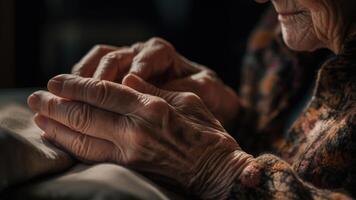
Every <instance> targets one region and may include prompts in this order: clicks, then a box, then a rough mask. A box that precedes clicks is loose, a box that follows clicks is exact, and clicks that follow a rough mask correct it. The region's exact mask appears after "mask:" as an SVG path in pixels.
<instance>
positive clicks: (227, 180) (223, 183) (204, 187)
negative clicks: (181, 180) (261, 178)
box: [189, 150, 254, 199]
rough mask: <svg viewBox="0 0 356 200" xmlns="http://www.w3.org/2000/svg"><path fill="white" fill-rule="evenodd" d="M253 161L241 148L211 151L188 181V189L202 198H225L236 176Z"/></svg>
mask: <svg viewBox="0 0 356 200" xmlns="http://www.w3.org/2000/svg"><path fill="white" fill-rule="evenodd" d="M253 161H254V158H253V156H252V155H249V154H247V153H245V152H243V151H241V150H236V151H234V152H230V153H215V152H214V153H213V154H212V155H210V156H209V158H208V159H207V160H206V162H204V164H203V166H202V167H201V168H200V170H199V171H198V173H197V174H196V176H195V177H194V178H193V179H192V180H191V181H190V183H189V185H190V190H191V192H193V193H194V194H198V195H199V197H201V198H202V199H226V198H227V197H228V195H229V192H230V190H231V188H232V186H233V183H234V181H235V179H236V178H238V177H240V175H241V174H242V173H243V171H244V169H245V168H246V167H247V166H248V165H249V164H250V163H251V162H253Z"/></svg>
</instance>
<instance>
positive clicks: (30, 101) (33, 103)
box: [27, 92, 40, 111]
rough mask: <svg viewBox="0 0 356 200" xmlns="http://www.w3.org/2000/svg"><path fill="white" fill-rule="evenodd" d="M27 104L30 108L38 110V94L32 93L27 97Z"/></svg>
mask: <svg viewBox="0 0 356 200" xmlns="http://www.w3.org/2000/svg"><path fill="white" fill-rule="evenodd" d="M27 105H28V106H29V107H30V108H31V110H32V111H38V110H39V108H40V97H39V96H38V94H37V93H36V92H35V93H32V94H31V95H30V96H29V97H28V98H27Z"/></svg>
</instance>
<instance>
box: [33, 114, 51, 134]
mask: <svg viewBox="0 0 356 200" xmlns="http://www.w3.org/2000/svg"><path fill="white" fill-rule="evenodd" d="M34 120H35V122H36V124H37V126H38V127H39V128H40V129H42V130H43V131H45V130H46V128H47V124H48V119H47V118H46V117H43V116H40V115H37V116H36V117H35V118H34ZM43 136H45V137H46V134H43Z"/></svg>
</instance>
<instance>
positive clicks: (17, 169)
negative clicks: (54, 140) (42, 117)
mask: <svg viewBox="0 0 356 200" xmlns="http://www.w3.org/2000/svg"><path fill="white" fill-rule="evenodd" d="M32 116H33V113H32V112H31V111H29V110H28V109H27V108H26V107H24V106H23V105H20V104H5V105H2V106H1V107H0V191H1V190H2V189H4V188H6V187H8V186H11V185H13V184H15V183H20V182H23V181H26V180H29V179H32V178H35V177H38V176H41V175H46V174H51V173H56V172H60V171H63V170H66V169H69V168H70V167H71V166H72V165H73V164H74V160H73V159H72V158H71V157H70V156H69V155H68V154H66V153H64V152H63V151H61V150H59V149H57V148H56V147H54V146H53V145H51V144H48V143H47V142H44V141H43V140H42V139H41V136H40V133H41V130H40V129H39V128H37V127H36V126H35V124H34V122H33V121H32Z"/></svg>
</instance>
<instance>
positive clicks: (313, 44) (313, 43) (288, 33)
mask: <svg viewBox="0 0 356 200" xmlns="http://www.w3.org/2000/svg"><path fill="white" fill-rule="evenodd" d="M282 35H283V40H284V42H285V44H286V45H287V46H288V47H289V48H290V49H292V50H294V51H309V52H312V51H315V50H317V49H321V48H323V45H322V43H321V42H320V40H319V39H318V38H317V37H316V35H315V34H314V31H312V30H311V29H309V30H305V29H304V30H303V29H297V28H286V27H283V26H282Z"/></svg>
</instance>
